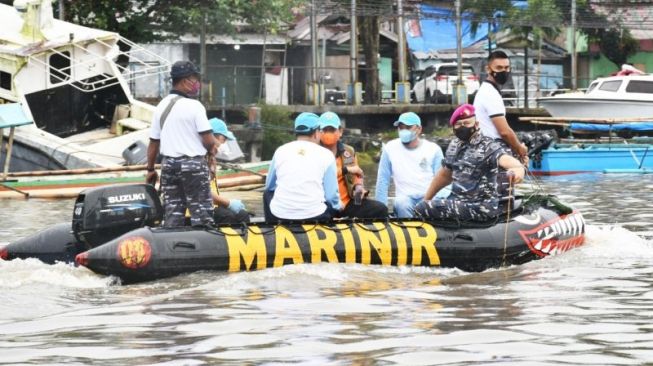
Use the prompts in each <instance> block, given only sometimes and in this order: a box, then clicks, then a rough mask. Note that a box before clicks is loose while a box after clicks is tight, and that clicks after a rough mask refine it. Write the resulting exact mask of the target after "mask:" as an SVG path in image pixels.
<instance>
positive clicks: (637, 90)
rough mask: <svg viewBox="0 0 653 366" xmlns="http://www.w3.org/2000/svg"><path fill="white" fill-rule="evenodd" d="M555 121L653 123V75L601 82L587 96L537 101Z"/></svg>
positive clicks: (565, 96)
mask: <svg viewBox="0 0 653 366" xmlns="http://www.w3.org/2000/svg"><path fill="white" fill-rule="evenodd" d="M537 103H538V104H539V105H540V106H541V107H542V108H544V109H546V111H547V112H549V114H550V115H551V116H552V117H565V118H595V119H605V118H641V117H650V118H648V121H649V122H653V75H650V74H630V75H618V76H610V77H605V78H598V79H596V80H594V81H592V83H590V85H589V87H588V88H587V90H586V91H585V92H572V93H564V94H557V95H554V96H550V97H541V98H537Z"/></svg>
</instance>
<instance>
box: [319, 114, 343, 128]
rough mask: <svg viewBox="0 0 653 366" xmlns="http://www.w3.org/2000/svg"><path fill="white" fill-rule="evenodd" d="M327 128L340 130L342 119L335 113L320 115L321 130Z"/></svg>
mask: <svg viewBox="0 0 653 366" xmlns="http://www.w3.org/2000/svg"><path fill="white" fill-rule="evenodd" d="M325 127H333V128H335V129H338V128H340V117H338V115H337V114H335V113H333V112H324V113H322V114H321V115H320V129H324V128H325Z"/></svg>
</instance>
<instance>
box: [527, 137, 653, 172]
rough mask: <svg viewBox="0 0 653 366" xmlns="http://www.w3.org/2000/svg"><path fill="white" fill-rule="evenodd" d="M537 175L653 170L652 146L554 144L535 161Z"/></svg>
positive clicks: (532, 164)
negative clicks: (607, 170)
mask: <svg viewBox="0 0 653 366" xmlns="http://www.w3.org/2000/svg"><path fill="white" fill-rule="evenodd" d="M529 169H530V171H531V172H532V173H533V174H535V175H563V174H576V173H588V172H603V171H605V170H606V169H615V170H629V171H632V170H646V169H648V170H650V169H653V145H649V144H585V145H582V144H579V145H575V144H555V145H553V146H550V147H549V148H547V149H545V150H542V151H541V152H540V153H538V154H537V155H536V156H534V157H532V158H531V160H530V163H529Z"/></svg>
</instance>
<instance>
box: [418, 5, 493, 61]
mask: <svg viewBox="0 0 653 366" xmlns="http://www.w3.org/2000/svg"><path fill="white" fill-rule="evenodd" d="M420 10H421V13H422V16H423V18H422V19H419V30H421V32H418V31H417V30H416V29H414V28H413V27H411V26H409V27H408V29H407V32H406V43H407V44H408V48H409V49H410V50H411V51H412V52H416V51H421V52H426V53H428V52H429V51H437V50H443V49H452V48H456V22H455V21H454V15H455V14H454V12H453V11H452V10H451V9H442V8H436V7H433V6H428V5H421V8H420ZM463 18H465V17H464V16H463ZM470 23H471V22H470V21H468V20H463V21H462V35H463V39H462V46H463V47H467V46H469V45H471V44H473V43H474V42H476V41H478V40H481V39H483V38H486V37H487V25H485V30H482V29H479V30H478V31H477V32H476V35H475V36H474V37H472V35H471V31H470V27H471V24H470Z"/></svg>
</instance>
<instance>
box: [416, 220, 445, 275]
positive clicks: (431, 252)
mask: <svg viewBox="0 0 653 366" xmlns="http://www.w3.org/2000/svg"><path fill="white" fill-rule="evenodd" d="M420 228H421V229H423V230H424V231H425V232H426V235H424V236H421V235H420V234H419V231H418V230H417V229H418V228H414V227H410V228H408V236H409V237H410V243H411V245H412V247H413V265H414V266H419V265H422V249H425V250H426V254H427V256H428V257H429V263H430V265H432V266H439V265H440V256H439V255H438V250H437V249H436V248H435V241H436V240H437V238H438V234H437V233H436V232H435V228H434V227H433V226H431V225H429V224H422V226H421V227H420Z"/></svg>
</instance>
